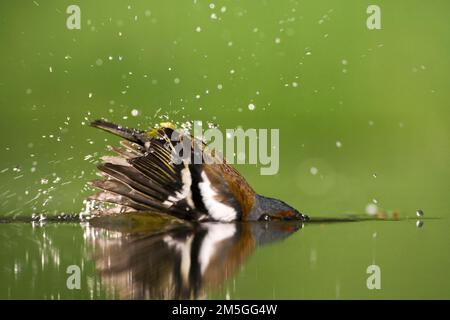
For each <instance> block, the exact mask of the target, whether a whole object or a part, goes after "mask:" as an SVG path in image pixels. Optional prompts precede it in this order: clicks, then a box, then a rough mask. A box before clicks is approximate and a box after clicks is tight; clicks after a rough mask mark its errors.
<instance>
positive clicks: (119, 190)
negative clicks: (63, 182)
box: [89, 120, 307, 221]
mask: <svg viewBox="0 0 450 320" xmlns="http://www.w3.org/2000/svg"><path fill="white" fill-rule="evenodd" d="M91 125H92V126H93V127H96V128H100V129H102V130H105V131H108V132H110V133H113V134H115V135H118V136H120V137H122V138H124V139H125V140H123V141H121V142H120V147H111V151H113V152H115V153H116V155H115V156H105V157H103V158H102V160H103V163H101V164H100V165H99V166H98V169H99V172H100V174H101V175H102V177H103V179H101V180H96V181H93V183H92V185H93V186H95V187H97V188H99V189H101V190H102V191H101V192H99V193H97V194H95V195H92V196H91V197H90V198H89V199H90V200H95V201H99V202H102V203H109V204H112V206H109V207H108V209H105V210H104V213H117V212H133V211H158V212H164V213H166V214H169V215H171V216H174V217H177V218H180V219H183V220H191V221H235V220H261V219H263V220H270V219H283V220H284V219H299V220H305V219H307V217H306V216H304V215H303V214H301V213H299V212H298V211H297V210H295V209H294V208H292V207H290V206H289V205H287V204H285V203H284V202H282V201H280V200H277V199H271V198H267V197H264V196H261V195H258V194H257V193H255V191H254V190H253V188H252V187H251V186H250V185H249V184H248V183H247V181H246V180H245V178H244V177H242V175H241V174H240V173H239V172H238V171H237V170H236V169H235V168H233V167H232V166H231V165H229V164H228V163H226V161H225V160H224V159H223V158H222V156H221V155H219V154H218V153H216V151H215V150H209V148H208V146H207V145H206V144H205V143H204V142H202V141H199V140H197V139H195V138H193V137H192V136H187V135H185V134H183V133H182V132H181V131H179V130H177V129H176V128H175V127H174V125H172V124H170V123H166V124H161V125H160V126H159V127H158V128H155V129H152V130H150V131H142V130H136V129H129V128H124V127H121V126H118V125H115V124H113V123H110V122H107V121H104V120H97V121H95V122H93V123H92V124H91ZM185 140H187V141H188V142H187V143H189V145H188V146H189V148H188V153H189V154H183V153H181V157H182V158H180V159H175V158H174V154H176V153H175V152H174V151H175V149H176V147H177V145H178V144H183V143H184V142H186V141H185ZM198 159H200V160H201V161H196V160H198ZM175 160H179V161H175Z"/></svg>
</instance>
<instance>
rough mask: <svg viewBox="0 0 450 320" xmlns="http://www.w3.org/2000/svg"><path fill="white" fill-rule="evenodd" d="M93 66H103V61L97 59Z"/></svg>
mask: <svg viewBox="0 0 450 320" xmlns="http://www.w3.org/2000/svg"><path fill="white" fill-rule="evenodd" d="M95 64H96V65H98V66H101V65H102V64H103V60H102V59H100V58H99V59H97V60H96V61H95Z"/></svg>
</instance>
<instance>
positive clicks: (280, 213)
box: [250, 195, 309, 221]
mask: <svg viewBox="0 0 450 320" xmlns="http://www.w3.org/2000/svg"><path fill="white" fill-rule="evenodd" d="M250 219H251V220H259V221H270V220H301V221H308V220H309V217H308V216H307V215H305V214H302V213H300V212H299V211H298V210H296V209H294V208H293V207H291V206H290V205H288V204H287V203H285V202H283V201H281V200H278V199H274V198H268V197H264V196H261V195H256V199H255V203H254V205H253V208H252V211H251V212H250Z"/></svg>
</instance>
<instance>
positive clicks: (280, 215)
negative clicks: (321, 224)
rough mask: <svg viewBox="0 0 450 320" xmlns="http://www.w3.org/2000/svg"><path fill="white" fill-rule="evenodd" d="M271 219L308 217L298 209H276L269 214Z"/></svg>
mask: <svg viewBox="0 0 450 320" xmlns="http://www.w3.org/2000/svg"><path fill="white" fill-rule="evenodd" d="M271 217H272V219H278V220H300V221H308V220H309V217H308V216H307V215H305V214H303V213H300V212H298V211H289V210H287V211H278V212H275V213H274V214H272V215H271Z"/></svg>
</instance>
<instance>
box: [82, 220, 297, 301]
mask: <svg viewBox="0 0 450 320" xmlns="http://www.w3.org/2000/svg"><path fill="white" fill-rule="evenodd" d="M97 225H98V224H97ZM301 227H302V225H301V222H281V221H280V222H252V223H250V222H247V223H216V222H214V223H213V222H211V223H202V224H195V225H191V224H179V225H175V226H173V225H172V226H170V227H169V228H166V229H167V230H166V231H164V232H158V231H146V230H145V228H138V229H137V230H134V229H136V228H134V229H133V228H130V227H129V226H127V227H121V228H117V227H114V228H110V227H108V228H106V229H105V228H104V227H98V226H96V227H92V226H90V227H88V228H87V229H86V235H87V237H88V238H89V239H91V240H92V242H93V245H94V249H95V250H94V252H95V253H94V259H95V263H96V267H97V269H98V270H99V272H100V274H101V278H102V282H103V283H104V284H106V285H107V286H108V287H112V288H114V291H116V292H118V294H119V297H121V298H126V299H199V298H206V296H207V293H208V291H209V290H210V289H214V288H219V287H220V286H221V285H222V284H223V283H224V282H225V281H226V280H227V279H229V278H230V277H231V276H233V274H234V273H235V272H236V271H237V269H238V267H239V266H241V265H242V264H243V263H244V262H245V260H246V258H247V257H248V256H249V255H250V254H251V253H252V252H253V251H254V250H255V249H256V248H258V247H259V246H260V245H264V244H267V243H271V242H276V241H279V240H282V239H284V238H286V237H288V236H289V235H291V234H292V233H294V232H296V231H297V230H299V229H300V228H301ZM111 229H115V230H114V231H113V232H111ZM120 229H125V230H123V231H120ZM130 229H131V230H130ZM105 230H109V231H106V232H105Z"/></svg>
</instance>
